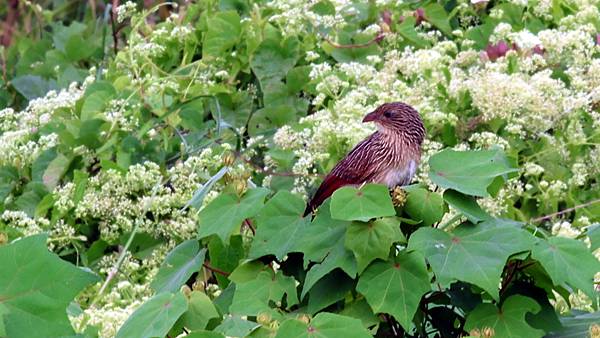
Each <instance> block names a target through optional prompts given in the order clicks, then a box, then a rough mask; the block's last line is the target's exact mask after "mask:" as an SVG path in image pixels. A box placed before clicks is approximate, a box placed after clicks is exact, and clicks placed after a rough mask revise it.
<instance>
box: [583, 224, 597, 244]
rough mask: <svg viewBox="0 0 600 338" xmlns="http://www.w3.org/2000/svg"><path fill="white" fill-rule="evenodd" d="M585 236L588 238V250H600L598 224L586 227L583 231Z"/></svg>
mask: <svg viewBox="0 0 600 338" xmlns="http://www.w3.org/2000/svg"><path fill="white" fill-rule="evenodd" d="M585 234H586V235H587V236H588V237H589V238H590V243H591V247H590V250H592V251H595V250H596V249H598V248H600V223H596V224H592V225H590V226H588V227H587V228H586V230H585Z"/></svg>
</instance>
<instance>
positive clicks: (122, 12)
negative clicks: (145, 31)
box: [116, 1, 137, 23]
mask: <svg viewBox="0 0 600 338" xmlns="http://www.w3.org/2000/svg"><path fill="white" fill-rule="evenodd" d="M136 10H137V6H136V4H135V2H133V1H127V2H125V3H124V4H122V5H120V6H118V7H117V9H116V12H117V22H118V23H122V22H123V21H125V20H127V19H128V18H130V17H131V16H133V14H135V12H136Z"/></svg>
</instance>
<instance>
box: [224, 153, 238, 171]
mask: <svg viewBox="0 0 600 338" xmlns="http://www.w3.org/2000/svg"><path fill="white" fill-rule="evenodd" d="M222 161H223V165H226V166H228V167H229V166H231V165H232V164H233V162H235V154H234V153H233V152H232V151H225V152H224V153H223V157H222Z"/></svg>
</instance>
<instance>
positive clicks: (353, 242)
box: [345, 218, 402, 272]
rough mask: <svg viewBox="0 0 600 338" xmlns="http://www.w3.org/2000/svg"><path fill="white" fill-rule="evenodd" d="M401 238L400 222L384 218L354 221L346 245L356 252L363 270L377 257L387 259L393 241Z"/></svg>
mask: <svg viewBox="0 0 600 338" xmlns="http://www.w3.org/2000/svg"><path fill="white" fill-rule="evenodd" d="M401 238H402V233H401V232H400V222H399V221H398V220H397V219H396V218H383V219H378V220H375V221H372V222H369V223H363V222H352V224H350V226H349V227H348V230H347V231H346V242H345V245H346V248H348V249H350V250H352V252H353V253H354V257H356V262H357V263H358V271H359V272H361V271H363V270H364V269H365V268H366V267H367V265H369V263H371V262H372V261H373V260H375V259H377V258H381V259H383V260H387V258H388V255H389V254H390V247H391V246H392V243H394V242H396V241H398V240H400V239H401Z"/></svg>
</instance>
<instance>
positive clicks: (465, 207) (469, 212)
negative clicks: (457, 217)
mask: <svg viewBox="0 0 600 338" xmlns="http://www.w3.org/2000/svg"><path fill="white" fill-rule="evenodd" d="M444 200H445V201H446V202H447V203H448V204H449V205H450V206H451V207H453V208H455V209H456V210H458V211H460V212H461V213H462V214H463V215H465V217H466V218H467V219H468V220H469V221H471V222H473V223H479V222H482V221H485V220H489V219H491V218H492V216H490V215H488V214H487V213H486V212H485V211H483V209H481V207H480V206H479V204H477V201H476V200H475V198H474V197H472V196H468V195H465V194H462V193H460V192H458V191H456V190H452V189H447V190H446V191H444Z"/></svg>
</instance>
